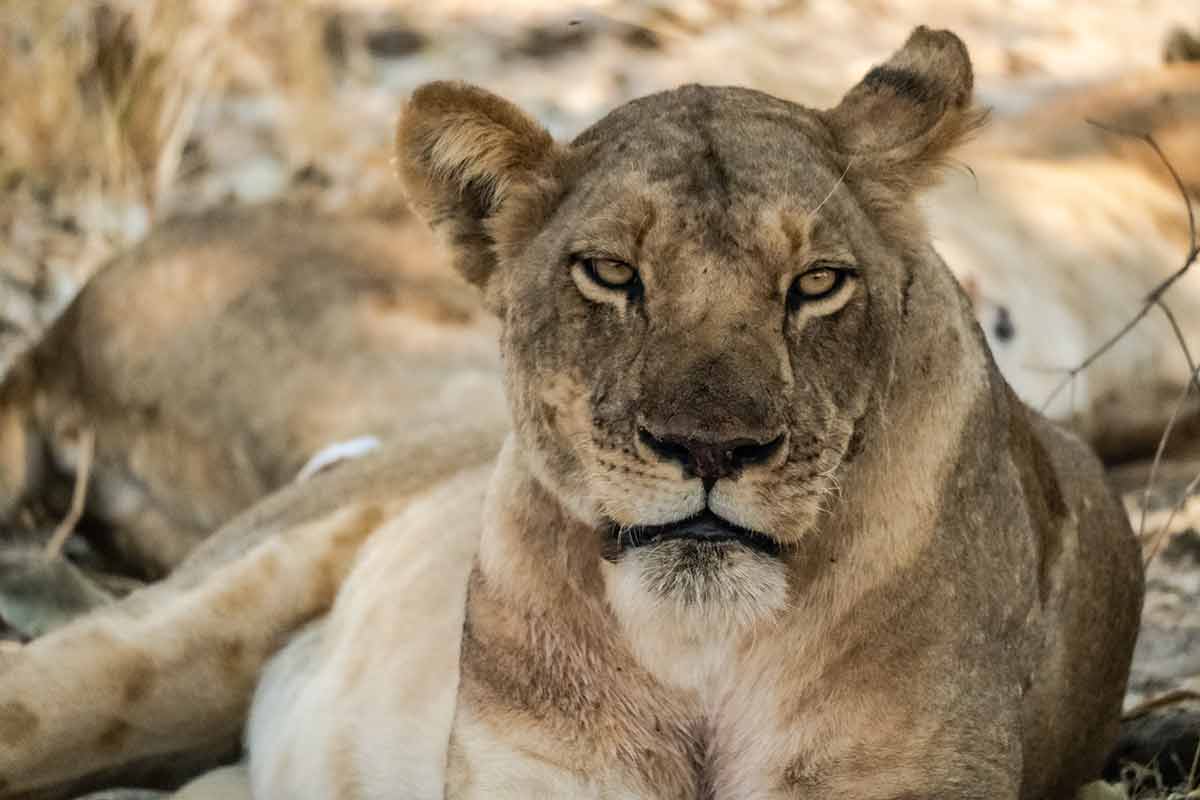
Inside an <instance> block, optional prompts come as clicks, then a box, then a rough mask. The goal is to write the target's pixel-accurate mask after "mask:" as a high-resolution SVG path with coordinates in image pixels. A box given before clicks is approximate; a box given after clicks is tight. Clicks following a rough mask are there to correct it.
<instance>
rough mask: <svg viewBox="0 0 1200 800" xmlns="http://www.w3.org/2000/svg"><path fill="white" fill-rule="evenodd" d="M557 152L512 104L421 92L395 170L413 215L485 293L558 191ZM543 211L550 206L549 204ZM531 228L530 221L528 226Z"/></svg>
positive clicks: (448, 87) (456, 87)
mask: <svg viewBox="0 0 1200 800" xmlns="http://www.w3.org/2000/svg"><path fill="white" fill-rule="evenodd" d="M557 155H558V148H557V146H556V145H555V143H554V140H553V138H551V136H550V134H549V133H548V132H547V131H546V130H545V129H544V128H543V127H542V126H541V125H539V124H538V123H537V122H535V121H534V120H533V119H531V118H530V117H529V116H528V115H526V114H525V113H524V112H523V111H521V110H520V109H519V108H517V107H516V106H515V105H513V104H512V103H510V102H508V101H507V100H504V99H503V98H501V97H498V96H496V95H494V94H492V93H491V92H488V91H485V90H483V89H480V88H478V87H476V86H471V85H469V84H465V83H459V82H450V81H438V82H435V83H429V84H426V85H424V86H422V87H420V88H418V89H417V90H416V92H414V93H413V95H412V97H411V98H410V99H409V101H408V103H407V104H406V105H405V106H404V108H403V110H402V111H401V113H400V121H399V123H398V124H397V127H396V166H397V169H398V171H399V173H400V178H401V181H402V182H403V184H404V188H405V191H406V192H407V194H408V198H409V202H410V203H411V205H412V206H413V208H414V210H416V212H417V213H418V214H420V215H421V216H422V217H423V218H424V219H425V221H426V222H427V223H428V224H429V225H430V227H432V228H433V229H434V230H435V231H437V232H438V233H439V234H441V235H442V236H444V237H446V239H447V240H448V242H449V244H450V247H451V251H452V253H453V258H454V262H455V266H456V267H457V269H458V270H459V272H461V273H462V275H463V276H464V277H466V278H467V280H469V281H471V282H472V283H474V284H476V285H478V286H480V287H483V288H486V286H487V283H488V281H489V279H490V278H491V276H492V274H493V272H494V271H495V267H496V262H497V254H498V252H499V251H501V250H503V248H504V246H505V244H506V243H507V242H509V241H511V239H512V238H514V237H515V236H518V235H519V233H520V230H521V229H522V228H523V227H527V226H523V225H522V219H523V218H527V217H529V216H530V215H531V214H533V215H536V213H537V210H538V209H537V208H531V206H538V205H539V204H538V203H537V202H536V201H538V200H546V199H547V198H548V197H550V196H551V195H552V194H553V192H554V188H555V186H556V184H557V178H556V174H555V173H556V163H557V160H558V159H557ZM543 205H544V204H543ZM525 221H526V222H527V221H528V220H527V219H526V220H525Z"/></svg>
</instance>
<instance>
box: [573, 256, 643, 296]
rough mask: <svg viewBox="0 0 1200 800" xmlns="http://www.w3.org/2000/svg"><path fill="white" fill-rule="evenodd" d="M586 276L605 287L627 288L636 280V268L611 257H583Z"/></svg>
mask: <svg viewBox="0 0 1200 800" xmlns="http://www.w3.org/2000/svg"><path fill="white" fill-rule="evenodd" d="M582 263H583V268H584V270H586V271H587V274H588V277H590V278H591V279H592V280H593V281H595V282H596V283H598V284H600V285H601V286H603V287H604V288H606V289H629V288H630V287H632V286H633V285H634V283H635V282H636V281H637V270H635V269H634V268H633V267H631V266H629V265H628V264H626V263H625V262H623V261H616V260H615V259H611V258H585V259H583V262H582Z"/></svg>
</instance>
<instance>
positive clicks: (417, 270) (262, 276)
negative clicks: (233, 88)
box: [0, 208, 499, 575]
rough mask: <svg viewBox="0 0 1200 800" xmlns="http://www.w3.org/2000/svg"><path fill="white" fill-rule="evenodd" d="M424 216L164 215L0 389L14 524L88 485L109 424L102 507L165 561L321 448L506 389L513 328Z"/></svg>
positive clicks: (386, 434) (424, 423)
mask: <svg viewBox="0 0 1200 800" xmlns="http://www.w3.org/2000/svg"><path fill="white" fill-rule="evenodd" d="M413 227H414V225H413V223H412V222H411V221H405V222H402V223H400V224H399V225H396V226H394V227H393V228H387V227H385V226H384V225H382V224H380V223H372V222H370V221H366V220H348V219H337V218H322V217H315V216H312V215H308V214H304V213H300V212H289V211H284V210H280V209H273V208H267V209H264V210H260V211H249V212H247V211H240V212H214V213H210V214H208V215H206V216H203V217H197V218H185V219H180V220H176V221H173V222H169V223H167V224H165V225H163V226H161V227H160V228H159V229H158V230H157V231H156V232H155V233H154V234H153V235H152V236H151V237H150V238H149V239H148V240H147V241H146V242H144V243H143V244H142V245H140V246H139V247H137V248H136V249H134V250H133V251H132V252H130V253H128V254H126V255H124V256H122V257H121V258H119V259H117V260H116V261H115V262H114V263H112V264H110V265H108V266H107V267H106V268H105V269H103V270H102V271H101V272H100V273H99V274H98V275H97V276H96V277H95V279H94V280H93V281H91V282H90V283H89V285H88V286H87V287H86V288H85V289H84V290H83V292H82V293H81V294H80V296H79V297H78V298H77V299H76V300H75V302H74V303H73V304H72V305H71V306H70V307H69V308H68V309H67V310H66V312H65V313H64V315H63V317H62V318H61V319H60V320H58V322H57V323H56V324H55V326H54V327H53V329H52V330H51V331H50V333H49V335H48V336H47V338H46V340H45V341H43V342H42V343H41V344H40V345H39V346H38V347H37V348H36V349H35V350H34V351H32V352H31V353H30V354H29V355H28V357H27V358H26V359H25V361H24V363H23V364H21V365H20V366H19V367H18V369H17V371H16V372H15V373H14V374H13V375H10V376H9V377H8V379H7V381H6V383H5V385H4V386H0V429H2V430H3V433H4V435H3V437H2V441H3V445H0V518H4V517H11V515H12V514H13V513H14V511H15V510H16V507H18V506H19V505H20V504H21V503H22V502H25V501H27V500H28V499H29V498H30V496H31V495H34V494H36V493H39V492H41V493H45V492H46V490H47V485H48V484H50V483H51V482H52V480H53V479H54V477H55V473H59V474H60V477H61V479H64V480H68V481H69V480H70V479H71V476H72V473H73V472H74V467H75V463H74V462H75V456H74V451H75V445H74V442H75V441H76V439H77V438H78V436H79V434H80V432H81V431H82V430H83V429H85V428H91V429H94V430H95V433H96V442H97V444H96V463H95V467H94V469H93V471H92V480H91V484H92V485H91V492H90V496H91V497H90V499H91V503H90V506H89V512H90V513H91V514H93V515H94V516H96V517H98V518H99V519H100V520H102V521H103V522H105V523H107V524H108V527H109V528H111V529H112V530H113V531H115V533H116V537H117V538H116V540H115V541H113V542H110V543H108V544H109V545H110V546H111V548H112V549H113V550H115V553H116V555H118V556H120V557H121V558H122V559H123V560H124V561H125V562H126V564H127V565H128V566H129V567H130V568H132V569H137V570H140V571H144V572H148V573H150V574H151V575H161V574H163V573H165V572H166V571H167V570H169V569H170V568H171V567H173V566H175V565H176V564H177V563H178V562H179V561H180V560H182V558H183V557H184V556H185V555H186V554H187V553H188V552H189V551H190V550H191V549H192V548H193V547H194V546H195V545H196V543H197V542H199V541H200V540H201V539H202V538H203V537H205V536H207V535H208V534H209V533H210V532H211V531H213V530H215V529H216V528H218V527H219V526H220V525H221V524H223V523H224V522H226V521H227V520H229V519H230V518H231V517H232V516H233V515H234V514H235V513H237V512H238V511H240V510H241V509H243V508H245V507H247V506H249V505H250V504H252V503H253V502H254V501H256V500H258V499H259V498H261V497H262V496H263V495H265V494H266V493H268V492H269V491H272V490H274V489H276V488H278V487H280V486H282V485H283V484H285V483H287V482H288V481H290V480H292V479H293V478H294V477H295V476H296V474H297V472H298V471H299V470H300V468H301V466H302V465H304V463H305V462H306V461H307V460H308V459H309V458H310V457H312V456H313V455H314V454H315V453H317V452H318V451H320V450H321V449H322V448H324V447H326V446H328V445H331V444H334V443H336V442H341V441H345V440H348V439H352V438H355V437H359V436H373V437H375V438H377V439H379V440H381V441H382V440H387V439H390V438H391V437H393V436H394V435H395V434H396V433H397V432H398V431H402V430H405V429H410V428H413V427H417V428H421V427H425V428H428V427H430V426H433V425H436V424H437V423H438V422H439V421H441V420H445V419H454V418H455V417H457V416H460V415H462V414H465V413H467V410H468V409H470V408H472V407H473V406H475V405H476V404H477V403H478V402H479V396H480V394H481V393H482V395H483V396H486V395H488V394H489V393H495V392H496V388H495V387H496V384H497V376H498V370H499V367H498V364H497V359H496V351H495V345H494V336H495V332H494V330H495V329H494V323H493V322H492V320H491V319H490V318H489V317H488V316H487V315H486V314H485V313H484V311H483V309H482V308H481V306H480V304H479V303H478V301H477V299H476V298H475V297H474V295H473V294H472V293H471V292H470V290H469V289H468V288H467V287H464V286H462V285H461V283H460V282H459V281H457V280H456V279H454V278H453V277H452V276H450V275H448V274H446V269H445V266H444V259H443V258H442V257H441V255H440V254H439V253H438V252H437V250H436V248H435V247H434V244H433V242H432V241H431V240H429V239H428V237H427V236H422V235H420V231H414V230H412V229H413ZM432 354H436V355H432ZM494 406H495V403H492V404H491V407H494ZM485 407H487V406H486V404H485ZM43 450H46V451H48V452H50V453H51V454H52V455H53V460H52V462H51V463H49V464H45V465H44V466H45V467H46V468H45V469H39V467H41V466H43V465H42V464H39V463H38V461H37V459H36V458H35V456H36V455H37V454H40V453H41V452H42V451H43Z"/></svg>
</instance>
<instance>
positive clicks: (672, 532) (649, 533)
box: [612, 509, 779, 556]
mask: <svg viewBox="0 0 1200 800" xmlns="http://www.w3.org/2000/svg"><path fill="white" fill-rule="evenodd" d="M612 536H613V537H614V539H615V540H616V541H614V542H613V544H614V545H615V546H614V548H613V549H614V550H615V554H616V555H619V554H620V553H622V552H624V551H626V550H633V549H636V548H638V547H648V546H650V545H655V544H659V543H660V542H669V541H672V540H678V541H686V542H696V543H700V544H712V545H722V544H740V545H742V546H744V547H746V548H748V549H750V550H754V551H756V552H759V553H763V554H764V555H769V556H778V555H779V543H778V542H776V541H775V540H774V539H772V538H771V537H770V536H767V535H765V534H762V533H759V532H758V531H752V530H750V529H749V528H743V527H741V526H740V525H734V524H733V523H732V522H729V521H727V520H724V519H721V518H720V517H718V516H717V515H716V514H714V513H713V512H711V511H708V510H707V509H706V510H704V511H702V512H700V513H699V514H697V515H696V516H694V517H688V518H687V519H681V520H678V521H676V522H671V523H668V524H666V525H639V526H637V527H634V528H625V529H623V530H621V529H618V528H617V527H616V526H615V525H614V526H613V528H612Z"/></svg>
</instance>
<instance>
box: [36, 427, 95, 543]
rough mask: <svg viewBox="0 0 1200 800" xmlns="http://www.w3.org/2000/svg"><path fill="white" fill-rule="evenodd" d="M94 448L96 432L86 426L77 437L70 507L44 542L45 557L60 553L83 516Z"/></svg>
mask: <svg viewBox="0 0 1200 800" xmlns="http://www.w3.org/2000/svg"><path fill="white" fill-rule="evenodd" d="M95 450H96V432H95V431H93V430H92V429H91V428H88V429H87V430H85V431H84V432H83V434H82V435H81V436H80V439H79V464H78V466H77V467H76V470H75V490H74V491H73V492H72V493H71V508H70V510H68V511H67V516H66V517H64V518H63V521H62V522H60V523H59V524H58V527H57V528H56V529H55V530H54V535H53V536H51V537H50V541H49V542H47V543H46V558H47V559H55V558H58V557H59V556H60V555H62V551H63V547H65V546H66V544H67V539H69V538H71V534H72V533H74V532H75V526H76V525H78V524H79V520H80V518H81V517H82V516H83V504H84V502H85V501H86V500H87V486H88V480H89V478H90V477H91V473H92V456H93V454H94V453H95Z"/></svg>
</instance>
